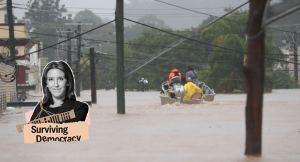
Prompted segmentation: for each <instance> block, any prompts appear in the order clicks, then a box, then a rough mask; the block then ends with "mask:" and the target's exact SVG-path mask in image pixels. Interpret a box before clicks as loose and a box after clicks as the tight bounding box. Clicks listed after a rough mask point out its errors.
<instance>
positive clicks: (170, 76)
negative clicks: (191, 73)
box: [169, 68, 181, 82]
mask: <svg viewBox="0 0 300 162" xmlns="http://www.w3.org/2000/svg"><path fill="white" fill-rule="evenodd" d="M175 73H178V75H179V77H180V78H181V74H180V73H179V72H178V70H177V69H176V68H173V70H172V71H171V73H170V75H169V81H170V82H171V80H172V77H173V76H174V75H175Z"/></svg>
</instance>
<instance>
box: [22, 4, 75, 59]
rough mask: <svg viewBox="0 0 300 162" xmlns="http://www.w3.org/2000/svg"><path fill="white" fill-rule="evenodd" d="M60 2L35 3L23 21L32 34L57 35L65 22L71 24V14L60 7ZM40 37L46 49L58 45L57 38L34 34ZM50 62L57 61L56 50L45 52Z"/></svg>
mask: <svg viewBox="0 0 300 162" xmlns="http://www.w3.org/2000/svg"><path fill="white" fill-rule="evenodd" d="M59 3H60V0H40V1H34V3H33V4H32V5H31V8H30V9H29V10H28V11H27V12H25V16H24V17H23V20H24V21H25V22H26V25H27V26H28V27H29V30H30V31H31V32H36V33H43V34H52V35H56V29H58V28H62V25H64V23H65V22H71V14H69V15H67V16H64V15H65V14H66V13H67V9H66V8H65V5H62V6H60V4H59ZM34 35H37V36H39V37H40V40H41V41H42V42H43V45H44V47H47V46H50V45H52V44H54V43H57V38H56V37H52V36H47V35H42V34H34ZM43 55H44V57H48V58H49V60H54V59H55V49H54V48H50V49H47V50H45V51H44V52H43Z"/></svg>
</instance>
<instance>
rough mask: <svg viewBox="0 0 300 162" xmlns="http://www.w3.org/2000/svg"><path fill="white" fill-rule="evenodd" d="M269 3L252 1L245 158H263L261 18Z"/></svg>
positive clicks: (249, 29)
mask: <svg viewBox="0 0 300 162" xmlns="http://www.w3.org/2000/svg"><path fill="white" fill-rule="evenodd" d="M266 2H267V0H250V11H249V20H248V23H249V27H248V36H249V38H248V56H247V60H246V65H245V67H244V73H245V76H246V83H247V105H246V150H245V155H249V156H251V155H254V156H260V155H261V148H262V107H263V92H264V56H265V54H264V41H265V34H264V32H263V29H262V28H261V25H262V17H263V12H264V8H265V5H266Z"/></svg>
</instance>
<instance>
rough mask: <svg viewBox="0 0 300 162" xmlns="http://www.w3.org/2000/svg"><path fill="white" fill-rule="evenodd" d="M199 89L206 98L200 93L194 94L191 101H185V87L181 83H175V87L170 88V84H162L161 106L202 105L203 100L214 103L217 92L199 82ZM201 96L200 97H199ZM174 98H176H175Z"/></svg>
mask: <svg viewBox="0 0 300 162" xmlns="http://www.w3.org/2000/svg"><path fill="white" fill-rule="evenodd" d="M199 87H200V88H201V89H202V91H203V93H204V95H205V98H203V97H201V94H200V93H194V94H193V95H192V97H191V100H185V99H184V98H183V97H184V95H185V91H184V87H183V85H181V84H180V83H174V84H173V86H169V85H168V82H167V81H165V82H163V83H162V86H161V88H162V92H161V95H160V98H161V104H162V105H166V104H173V103H175V102H177V103H179V104H180V103H185V104H200V103H201V102H202V101H203V100H205V101H213V100H214V97H215V92H214V90H213V89H210V88H209V87H208V86H207V85H205V83H204V82H199ZM199 95H200V96H199ZM173 97H174V98H173Z"/></svg>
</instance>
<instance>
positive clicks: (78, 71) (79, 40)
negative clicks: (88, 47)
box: [76, 22, 81, 97]
mask: <svg viewBox="0 0 300 162" xmlns="http://www.w3.org/2000/svg"><path fill="white" fill-rule="evenodd" d="M80 33H81V22H78V26H77V35H79V34H80ZM80 54H81V36H79V37H78V39H77V66H76V96H77V97H80V79H79V75H80ZM77 78H78V79H77Z"/></svg>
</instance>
